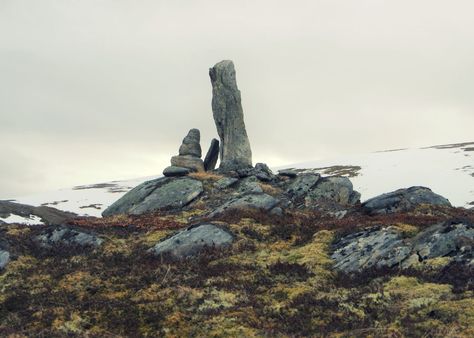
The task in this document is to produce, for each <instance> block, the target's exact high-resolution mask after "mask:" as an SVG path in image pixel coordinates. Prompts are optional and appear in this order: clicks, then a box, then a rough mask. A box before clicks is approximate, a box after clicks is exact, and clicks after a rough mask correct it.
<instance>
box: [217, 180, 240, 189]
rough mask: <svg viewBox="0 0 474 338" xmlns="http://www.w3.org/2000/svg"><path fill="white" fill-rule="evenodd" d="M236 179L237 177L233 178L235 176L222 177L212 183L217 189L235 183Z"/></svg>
mask: <svg viewBox="0 0 474 338" xmlns="http://www.w3.org/2000/svg"><path fill="white" fill-rule="evenodd" d="M238 181H239V179H238V178H235V177H223V178H221V179H219V180H218V181H217V182H216V183H214V187H215V188H217V189H219V190H222V189H227V188H229V187H230V186H232V185H234V184H235V183H237V182H238Z"/></svg>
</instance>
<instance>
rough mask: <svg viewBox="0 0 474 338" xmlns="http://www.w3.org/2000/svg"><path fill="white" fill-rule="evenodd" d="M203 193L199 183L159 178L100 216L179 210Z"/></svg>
mask: <svg viewBox="0 0 474 338" xmlns="http://www.w3.org/2000/svg"><path fill="white" fill-rule="evenodd" d="M202 192H203V185H202V183H201V182H200V181H198V180H195V179H192V178H189V177H183V178H167V177H161V178H157V179H155V180H151V181H147V182H144V183H142V184H140V185H139V186H137V187H135V188H133V189H132V190H130V191H129V192H128V193H126V194H125V195H124V196H122V198H120V199H119V200H118V201H116V202H115V203H114V204H112V205H111V206H110V207H108V208H107V209H106V210H104V212H103V213H102V216H104V217H106V216H112V215H118V214H131V215H141V214H144V213H147V212H152V211H156V210H160V209H180V208H182V207H184V206H186V205H188V204H189V203H191V202H192V201H193V200H194V199H196V198H197V197H198V196H199V195H200V194H201V193H202Z"/></svg>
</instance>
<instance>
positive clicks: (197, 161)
mask: <svg viewBox="0 0 474 338" xmlns="http://www.w3.org/2000/svg"><path fill="white" fill-rule="evenodd" d="M200 138H201V136H200V133H199V129H191V130H190V131H189V132H188V135H186V137H185V138H184V139H183V143H182V144H181V146H180V147H179V155H177V156H173V157H171V167H180V168H187V169H190V170H191V171H204V162H203V161H202V159H201V155H202V153H201V145H200V144H199V141H200ZM165 171H166V173H167V174H168V175H165V176H172V174H173V173H176V170H175V169H173V168H170V167H168V168H166V169H165ZM164 173H165V172H163V174H164Z"/></svg>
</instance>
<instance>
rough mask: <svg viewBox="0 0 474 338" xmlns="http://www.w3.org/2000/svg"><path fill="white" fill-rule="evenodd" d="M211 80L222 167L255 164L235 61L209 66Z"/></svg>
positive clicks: (232, 168) (233, 168)
mask: <svg viewBox="0 0 474 338" xmlns="http://www.w3.org/2000/svg"><path fill="white" fill-rule="evenodd" d="M209 76H210V78H211V83H212V111H213V115H214V121H215V123H216V127H217V132H218V134H219V137H220V140H221V148H220V156H221V164H220V167H219V168H220V169H222V170H236V169H239V168H246V167H251V166H252V151H251V149H250V142H249V139H248V136H247V131H246V130H245V123H244V114H243V110H242V104H241V98H240V91H239V89H238V88H237V81H236V78H235V68H234V63H233V62H232V61H230V60H224V61H221V62H219V63H217V64H216V65H215V66H214V67H212V68H211V69H209Z"/></svg>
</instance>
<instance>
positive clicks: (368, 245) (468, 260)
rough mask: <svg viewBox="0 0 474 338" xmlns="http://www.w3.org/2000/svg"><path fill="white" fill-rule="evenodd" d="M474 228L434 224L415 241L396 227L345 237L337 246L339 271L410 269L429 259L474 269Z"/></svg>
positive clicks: (456, 223) (462, 222) (457, 223)
mask: <svg viewBox="0 0 474 338" xmlns="http://www.w3.org/2000/svg"><path fill="white" fill-rule="evenodd" d="M473 249H474V225H473V224H472V223H471V222H469V221H466V220H454V221H449V222H444V223H441V224H435V225H432V226H430V227H428V228H426V229H424V230H422V231H421V232H419V233H418V234H417V235H416V236H415V237H413V238H404V234H403V229H400V228H397V227H395V226H390V227H373V228H370V229H366V230H363V231H360V232H357V233H354V234H350V235H347V236H345V237H343V238H341V239H340V240H339V241H338V242H337V243H335V245H334V253H333V254H332V256H331V257H332V259H333V260H334V262H335V265H334V267H335V269H337V270H340V271H343V272H346V273H352V272H360V271H363V270H365V269H369V268H374V269H383V268H394V267H397V268H401V269H406V268H410V267H413V266H415V265H417V264H419V263H422V262H424V261H427V260H429V259H433V258H438V257H450V259H451V260H456V261H460V262H463V263H464V264H466V265H468V266H471V267H474V257H473V255H472V254H473Z"/></svg>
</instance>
